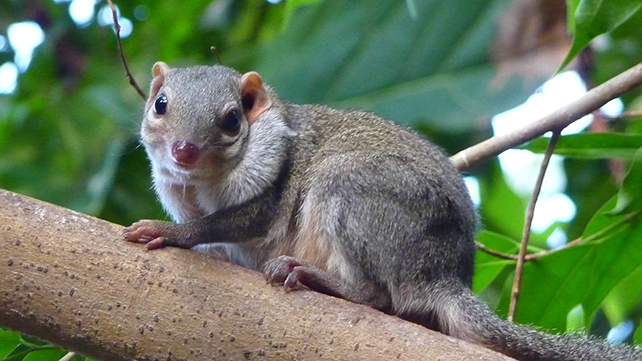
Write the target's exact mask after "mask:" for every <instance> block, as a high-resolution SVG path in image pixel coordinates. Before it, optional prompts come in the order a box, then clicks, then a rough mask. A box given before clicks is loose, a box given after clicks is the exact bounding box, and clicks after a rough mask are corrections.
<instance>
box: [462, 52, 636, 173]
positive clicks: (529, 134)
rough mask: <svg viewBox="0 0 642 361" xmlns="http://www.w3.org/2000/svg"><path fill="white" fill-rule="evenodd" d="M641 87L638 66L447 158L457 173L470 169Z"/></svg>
mask: <svg viewBox="0 0 642 361" xmlns="http://www.w3.org/2000/svg"><path fill="white" fill-rule="evenodd" d="M641 84H642V63H640V64H637V65H635V66H634V67H632V68H630V69H628V70H626V71H625V72H623V73H621V74H619V75H617V76H615V77H613V78H611V79H610V80H608V81H607V82H605V83H604V84H602V85H599V86H597V87H595V88H593V89H591V90H589V91H588V92H586V94H584V96H582V97H581V98H580V99H578V100H576V101H574V102H572V103H571V104H568V105H566V106H564V107H561V108H559V109H557V110H556V111H554V112H552V113H550V114H548V115H546V116H544V117H543V118H541V119H540V120H538V121H536V122H533V123H531V124H529V125H527V126H525V127H523V128H521V129H518V130H516V131H514V132H511V133H508V134H504V135H501V136H497V137H493V138H490V139H488V140H485V141H483V142H481V143H479V144H476V145H474V146H472V147H469V148H466V149H464V150H462V151H461V152H459V153H457V154H455V155H453V156H452V157H450V160H451V161H452V162H453V164H454V165H455V167H457V169H459V170H466V169H470V168H472V167H474V166H476V165H478V164H480V163H482V162H484V161H486V160H488V159H490V158H492V157H494V156H496V155H498V154H499V153H501V152H503V151H505V150H507V149H510V148H513V147H516V146H518V145H520V144H523V143H525V142H527V141H529V140H531V139H535V138H537V137H538V136H540V135H542V134H544V133H546V132H548V131H551V130H554V129H562V128H564V127H566V126H567V125H569V124H571V123H572V122H574V121H575V120H577V119H580V118H581V117H583V116H585V115H587V114H589V113H591V112H592V111H594V110H595V109H598V108H600V107H601V106H602V105H604V104H606V103H607V102H608V101H610V100H612V99H615V98H617V97H619V96H620V95H622V94H624V93H626V92H628V91H629V90H631V89H633V88H636V87H638V86H639V85H641Z"/></svg>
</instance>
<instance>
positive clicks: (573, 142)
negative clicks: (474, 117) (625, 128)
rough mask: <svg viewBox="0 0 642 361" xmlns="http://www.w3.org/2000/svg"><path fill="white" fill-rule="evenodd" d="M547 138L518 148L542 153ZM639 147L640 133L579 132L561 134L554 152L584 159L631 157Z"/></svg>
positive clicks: (641, 136) (544, 149)
mask: <svg viewBox="0 0 642 361" xmlns="http://www.w3.org/2000/svg"><path fill="white" fill-rule="evenodd" d="M549 140H550V138H547V137H541V138H537V139H534V140H532V141H530V142H528V143H526V144H524V145H523V146H521V147H519V148H520V149H527V150H530V151H531V152H534V153H542V154H543V153H544V152H545V151H546V147H547V145H548V142H549ZM640 147H642V134H622V133H581V134H572V135H564V136H561V137H560V138H559V141H558V143H557V145H556V147H555V154H558V155H561V156H565V157H575V158H586V159H603V158H625V159H633V157H634V156H635V154H636V152H637V151H638V149H640Z"/></svg>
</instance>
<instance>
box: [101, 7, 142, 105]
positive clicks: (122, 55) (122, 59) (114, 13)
mask: <svg viewBox="0 0 642 361" xmlns="http://www.w3.org/2000/svg"><path fill="white" fill-rule="evenodd" d="M107 2H108V3H109V7H110V8H111V14H112V16H113V17H114V29H116V41H117V42H118V52H119V53H120V62H121V63H122V64H123V68H125V74H126V75H127V79H129V84H131V86H133V87H134V89H136V91H137V92H138V94H140V96H141V97H143V100H145V99H147V95H145V92H144V91H143V90H142V89H141V88H140V86H139V85H138V83H137V82H136V79H134V76H133V75H132V73H131V72H130V71H129V66H127V61H126V60H125V53H124V52H123V44H122V42H121V41H120V24H119V23H118V12H117V11H116V7H115V6H114V4H113V3H112V2H111V0H107Z"/></svg>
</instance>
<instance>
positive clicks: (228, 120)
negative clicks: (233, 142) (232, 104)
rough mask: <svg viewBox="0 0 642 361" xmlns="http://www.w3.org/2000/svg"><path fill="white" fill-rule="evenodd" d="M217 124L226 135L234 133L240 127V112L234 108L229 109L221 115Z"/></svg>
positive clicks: (236, 132)
mask: <svg viewBox="0 0 642 361" xmlns="http://www.w3.org/2000/svg"><path fill="white" fill-rule="evenodd" d="M217 125H218V127H219V128H221V130H222V131H223V132H224V133H227V134H228V135H236V134H238V132H239V130H240V129H241V114H240V113H239V110H238V109H236V108H232V109H230V110H229V111H228V112H227V113H225V115H223V117H221V118H220V119H219V120H218V122H217Z"/></svg>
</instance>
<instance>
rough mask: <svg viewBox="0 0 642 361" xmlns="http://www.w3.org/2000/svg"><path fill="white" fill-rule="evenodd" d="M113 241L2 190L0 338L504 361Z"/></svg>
mask: <svg viewBox="0 0 642 361" xmlns="http://www.w3.org/2000/svg"><path fill="white" fill-rule="evenodd" d="M121 229H122V227H121V226H119V225H115V224H111V223H108V222H105V221H102V220H99V219H96V218H92V217H89V216H86V215H83V214H80V213H76V212H73V211H70V210H68V209H64V208H61V207H57V206H54V205H51V204H47V203H44V202H41V201H37V200H34V199H30V198H28V197H24V196H21V195H17V194H14V193H11V192H7V191H1V190H0V326H1V327H4V328H10V329H14V330H17V331H20V332H24V333H27V334H30V335H33V336H36V337H39V338H42V339H45V340H47V341H50V342H52V343H54V344H57V345H60V346H62V347H64V348H67V349H70V350H73V351H77V352H79V353H81V354H84V355H87V356H89V357H92V358H95V359H100V360H105V361H107V360H109V361H119V360H123V361H125V360H127V361H130V360H132V359H135V360H195V361H198V360H284V359H291V360H311V359H319V360H370V361H375V360H395V359H399V360H424V359H431V360H509V358H507V357H504V356H502V355H499V354H497V353H494V352H492V351H489V350H486V349H484V348H481V347H478V346H475V345H471V344H468V343H466V342H463V341H459V340H455V339H452V338H449V337H447V336H444V335H442V334H439V333H436V332H432V331H430V330H427V329H425V328H423V327H420V326H418V325H415V324H412V323H409V322H405V321H403V320H400V319H398V318H396V317H393V316H389V315H385V314H383V313H381V312H378V311H376V310H373V309H371V308H368V307H365V306H361V305H356V304H351V303H349V302H346V301H344V300H341V299H336V298H333V297H329V296H325V295H321V294H317V293H315V292H309V291H296V292H290V293H285V292H284V291H283V289H282V288H281V287H270V286H269V285H266V284H265V281H264V280H263V277H262V276H261V275H260V274H258V273H257V272H253V271H250V270H246V269H243V268H240V267H237V266H234V265H232V264H229V263H227V262H222V261H218V260H213V259H211V258H208V257H206V256H204V255H201V254H198V253H195V252H191V251H187V250H181V249H172V248H167V249H163V250H158V251H153V252H146V251H144V250H143V247H142V246H141V245H137V244H130V243H127V242H125V241H123V240H122V239H121V236H120V232H121Z"/></svg>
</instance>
